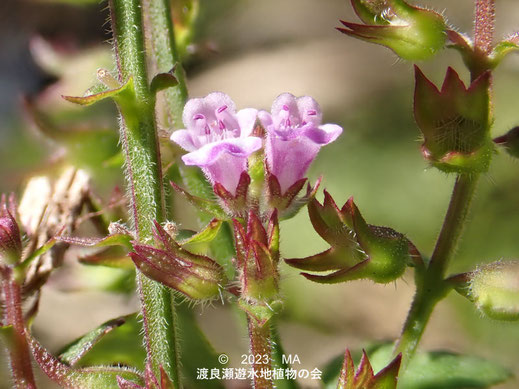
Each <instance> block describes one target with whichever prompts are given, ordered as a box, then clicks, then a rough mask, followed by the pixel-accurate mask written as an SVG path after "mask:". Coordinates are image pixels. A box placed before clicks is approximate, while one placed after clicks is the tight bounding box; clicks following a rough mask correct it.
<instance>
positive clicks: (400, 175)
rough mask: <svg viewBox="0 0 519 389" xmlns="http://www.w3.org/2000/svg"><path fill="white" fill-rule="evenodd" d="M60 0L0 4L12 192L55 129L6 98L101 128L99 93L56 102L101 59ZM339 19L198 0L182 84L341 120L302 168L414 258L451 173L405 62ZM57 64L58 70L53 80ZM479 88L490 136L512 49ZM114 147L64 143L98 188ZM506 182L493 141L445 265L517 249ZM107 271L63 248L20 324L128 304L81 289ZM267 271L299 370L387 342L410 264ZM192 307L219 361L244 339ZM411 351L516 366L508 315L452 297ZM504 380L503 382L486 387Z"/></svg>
mask: <svg viewBox="0 0 519 389" xmlns="http://www.w3.org/2000/svg"><path fill="white" fill-rule="evenodd" d="M70 2H72V1H70ZM67 3H68V2H67V1H62V2H56V1H53V2H52V1H43V0H42V1H27V0H24V1H15V0H9V1H4V2H2V4H1V5H0V30H1V32H2V34H1V38H0V192H9V191H16V192H18V193H19V192H20V191H21V190H22V189H23V185H24V182H26V180H27V178H28V177H30V175H31V174H33V172H40V173H41V172H42V171H47V170H48V166H50V165H52V164H49V163H48V162H47V161H49V160H58V159H59V158H60V155H61V154H60V149H59V147H58V146H59V142H58V143H56V142H52V141H49V140H48V139H46V138H45V137H43V136H42V135H41V134H39V133H37V132H36V131H35V129H34V127H33V126H32V125H31V124H30V123H29V121H28V120H27V117H26V116H27V115H24V113H23V110H22V109H21V108H20V107H21V96H22V95H31V96H35V95H36V93H41V92H42V91H44V92H43V95H40V98H39V100H40V104H41V107H42V109H43V111H44V112H45V114H47V115H49V116H50V117H51V118H52V120H54V121H55V122H56V123H59V124H60V126H61V127H62V129H64V130H67V129H76V128H81V126H83V124H82V123H83V122H84V121H85V120H87V119H88V121H89V123H92V124H91V125H90V127H91V128H96V129H102V130H103V131H104V130H106V131H109V132H110V131H111V134H112V136H113V134H116V120H115V110H114V108H113V107H112V106H111V105H110V104H106V105H102V106H100V107H95V108H93V109H88V110H85V109H84V108H76V107H73V106H71V105H70V104H69V103H65V102H62V101H61V98H60V95H61V94H72V95H79V94H82V93H83V92H84V90H85V89H87V88H88V87H89V86H90V85H91V84H92V83H93V82H94V81H95V71H96V69H97V68H98V67H106V68H109V69H110V68H113V65H110V60H111V54H110V47H109V44H108V43H107V42H106V41H107V40H108V39H109V33H108V32H107V26H106V25H105V24H104V22H105V19H106V17H107V12H106V10H105V4H104V2H103V3H101V4H99V3H98V2H97V1H94V2H88V1H85V3H86V5H84V6H81V7H73V6H71V5H69V4H67ZM419 3H420V4H423V5H427V6H430V7H431V8H433V9H435V10H438V11H442V12H444V15H445V16H446V17H447V19H448V20H449V21H450V23H452V25H454V26H456V27H458V28H459V29H460V30H461V31H464V32H469V33H470V31H471V29H472V27H471V24H472V14H473V4H472V2H471V1H468V0H463V1H456V2H453V1H448V0H437V1H434V0H429V1H425V0H424V1H420V2H419ZM339 18H340V19H345V20H356V18H355V16H354V15H353V14H352V12H351V7H350V5H349V2H348V1H345V0H319V1H316V0H283V1H277V0H262V1H253V0H241V1H238V0H202V1H201V16H200V19H199V21H198V23H197V31H196V46H193V47H192V49H193V50H194V54H193V55H192V57H191V58H190V60H189V61H188V63H187V65H186V71H187V76H188V87H189V91H190V95H191V96H204V95H206V94H207V93H209V92H211V91H215V90H218V91H222V92H226V93H228V94H229V95H230V96H231V97H232V98H233V99H234V101H235V102H236V104H237V106H238V107H241V108H243V107H248V106H253V107H258V108H264V109H269V107H270V105H271V103H272V101H273V100H274V98H275V97H276V96H277V95H278V94H280V93H282V92H286V91H287V92H291V93H293V94H294V95H298V96H299V95H310V96H313V97H314V98H315V99H316V100H317V101H319V102H320V104H321V106H322V108H323V112H324V121H325V122H333V123H338V124H340V125H342V126H343V127H344V129H345V132H344V134H343V135H342V137H341V138H340V140H339V141H337V142H336V143H334V144H332V145H330V146H327V147H326V148H325V149H323V150H322V152H321V154H320V155H319V156H318V158H317V160H316V162H315V163H314V165H313V166H312V167H311V170H310V173H309V176H310V178H311V179H312V180H315V179H316V178H317V177H318V176H319V175H321V174H322V175H324V180H323V184H322V187H324V188H326V189H327V190H328V191H329V192H330V193H331V194H332V195H333V196H334V198H335V199H336V200H337V202H338V203H342V202H345V201H346V200H347V199H348V198H349V197H350V196H354V197H355V201H356V203H357V205H358V206H359V208H360V209H361V211H362V212H363V215H364V217H365V218H366V220H367V221H368V222H369V223H372V224H376V225H385V226H390V227H392V228H394V229H396V230H397V231H400V232H402V233H405V234H406V235H407V236H408V237H409V238H410V239H411V240H412V241H413V242H414V243H415V245H416V246H417V247H418V248H419V250H420V251H421V252H422V253H423V254H424V255H430V253H431V251H432V249H433V246H434V242H435V238H436V236H437V233H438V232H439V230H440V227H441V223H442V220H443V215H444V212H445V210H446V207H447V204H448V200H449V196H450V191H451V189H452V185H453V177H450V176H446V175H444V174H441V173H439V172H437V171H435V170H434V169H429V168H428V167H427V164H426V163H425V162H424V161H423V159H422V157H421V155H420V152H419V145H420V142H419V130H418V129H417V127H416V125H415V123H414V120H413V116H412V95H413V73H412V64H409V63H405V62H402V61H399V60H398V59H397V58H396V56H395V55H394V54H392V53H391V52H390V51H389V50H387V49H385V48H382V47H380V46H375V45H370V44H367V43H364V42H360V41H356V40H353V39H351V38H348V37H346V36H344V35H342V34H340V33H338V32H337V31H335V30H334V27H336V26H338V19H339ZM497 26H498V27H497V32H496V38H499V37H502V36H504V35H506V34H509V33H511V32H513V31H515V30H517V29H519V4H518V3H517V2H516V1H513V0H499V1H497ZM41 36H42V37H44V38H45V39H47V40H48V41H52V42H54V47H55V48H57V49H58V53H59V55H57V56H56V57H52V55H51V53H52V52H53V51H52V50H49V49H48V48H47V47H46V46H45V45H46V44H47V43H45V42H47V41H43V40H41V39H39V38H36V37H41ZM80 53H82V54H80ZM449 65H450V66H454V67H455V69H456V70H457V71H458V72H459V73H460V75H462V77H463V79H464V80H466V81H467V80H468V74H467V72H466V71H465V70H464V67H463V65H462V63H461V61H460V58H459V56H458V54H457V53H456V52H454V51H452V50H450V51H449V50H445V51H443V52H441V53H440V54H439V55H438V56H437V57H436V58H434V59H433V60H432V61H430V62H428V63H423V64H420V66H421V67H422V69H423V70H424V72H425V73H426V75H427V76H428V77H430V78H431V79H432V80H433V81H434V82H435V83H436V84H439V83H441V80H442V79H443V75H444V74H445V71H446V68H447V66H449ZM58 77H60V78H59V82H58V83H57V84H55V83H53V82H54V81H55V80H56V79H57V78H58ZM49 85H50V87H49ZM494 85H495V88H494V97H495V98H494V103H495V107H494V108H495V110H494V111H495V125H494V128H493V134H494V135H495V136H498V135H501V134H503V133H505V132H506V131H508V130H509V129H510V128H512V127H514V126H516V125H518V124H519V113H518V112H519V111H518V110H517V106H518V101H519V89H518V88H517V86H519V57H517V56H513V55H512V56H510V57H509V58H507V59H506V60H505V61H504V63H503V64H502V65H501V67H500V68H499V69H498V70H497V71H496V73H495V81H494ZM44 88H46V89H44ZM41 96H43V97H41ZM165 130H167V129H165ZM108 136H109V135H108ZM115 136H116V135H115ZM96 139H97V138H96ZM113 154H114V150H112V149H110V147H107V148H100V151H99V155H89V156H81V155H78V154H77V153H76V152H74V153H72V154H71V155H72V156H76V157H77V158H76V160H75V161H76V162H78V163H80V165H81V166H82V167H85V168H87V169H88V170H89V171H90V172H91V173H92V174H93V175H95V176H96V177H97V179H94V180H93V185H94V187H95V189H96V190H97V192H98V193H100V194H102V195H104V196H106V195H107V194H108V193H109V192H110V190H111V189H112V187H113V186H114V183H116V184H118V185H122V179H121V174H120V170H119V168H118V166H117V164H112V165H110V164H108V165H107V164H103V163H101V162H100V161H103V160H104V159H106V158H107V157H110V156H113ZM43 161H46V162H45V163H44V162H43ZM43 167H44V168H43ZM518 189H519V164H518V163H517V161H515V160H512V158H510V157H508V156H507V155H506V154H505V153H499V154H496V155H495V157H494V159H493V163H492V166H491V168H490V171H489V172H488V173H487V174H485V175H484V176H483V177H482V179H481V181H480V184H479V189H478V192H477V196H476V198H475V200H474V203H473V207H472V212H471V215H470V218H469V224H468V226H467V228H466V230H465V233H464V236H463V239H462V241H461V244H460V245H459V248H458V250H457V253H456V256H455V258H454V260H453V262H452V266H451V271H452V272H461V271H468V270H471V269H474V268H475V267H476V266H477V265H478V264H481V263H485V262H490V261H495V260H498V259H514V258H519V239H518V233H519V197H518V195H517V192H518ZM319 198H321V195H319ZM182 215H183V216H182V217H183V219H181V220H180V221H181V222H182V223H183V225H185V226H188V227H190V226H193V225H194V223H193V221H192V220H190V219H189V214H186V215H184V213H182ZM325 248H326V244H325V243H324V242H323V241H322V240H321V239H320V238H319V237H318V236H317V234H316V233H315V232H314V231H313V230H312V228H311V225H310V223H309V221H308V217H307V214H306V212H301V213H300V214H299V215H298V216H297V217H296V218H294V219H292V220H290V221H288V222H285V223H284V224H282V254H283V255H284V256H285V257H298V256H307V255H310V254H314V253H317V252H319V251H320V250H323V249H325ZM71 257H73V255H71ZM111 277H115V275H114V274H113V273H106V272H100V271H96V270H92V269H84V268H82V267H80V266H78V265H76V264H74V258H69V260H68V261H67V263H66V266H65V267H64V268H63V269H60V270H59V271H57V272H56V273H55V274H54V275H53V277H52V278H51V280H50V282H49V284H48V285H46V286H45V288H44V290H43V295H42V304H41V310H40V314H39V316H38V318H37V320H36V322H35V326H34V332H35V334H36V336H37V337H38V339H40V340H41V341H42V343H43V344H44V345H46V346H48V347H49V348H50V349H51V350H53V351H55V350H57V349H59V347H61V346H62V345H63V344H65V343H67V342H68V341H70V340H72V339H74V338H75V337H77V336H79V335H80V334H82V333H83V332H85V331H87V330H89V329H91V328H93V327H95V326H96V325H98V324H99V323H101V322H103V321H105V320H107V319H109V318H112V317H115V316H117V315H120V314H125V313H130V312H133V311H135V310H136V309H137V306H138V304H137V302H136V299H135V297H134V296H128V295H124V294H113V293H112V294H110V293H106V292H103V291H97V290H96V287H98V286H101V287H106V285H110V283H111V282H112V281H113V280H112V279H111ZM282 278H283V279H282V292H283V295H284V297H285V298H286V305H285V309H284V312H283V318H282V319H283V320H282V321H281V323H280V330H281V335H282V338H283V339H284V343H285V344H284V346H285V348H286V351H287V353H291V354H298V355H299V357H300V359H301V362H302V365H301V367H305V368H309V369H313V368H314V367H321V366H323V365H324V364H325V363H326V362H327V361H328V360H329V359H331V358H332V357H334V356H336V355H337V354H340V353H342V352H343V351H344V349H345V348H346V347H349V348H352V349H355V348H359V347H362V346H365V345H366V344H369V342H372V341H379V340H388V339H389V340H392V339H395V338H396V337H397V336H398V334H399V331H400V329H401V326H402V324H403V321H404V319H405V316H406V312H407V309H408V307H409V303H410V301H411V298H412V294H413V291H414V287H413V278H412V274H411V273H408V274H406V276H405V277H404V278H403V279H402V280H401V281H398V282H396V283H394V284H388V285H385V286H380V285H375V284H373V283H371V282H353V283H350V284H339V285H332V286H321V285H317V284H312V283H310V282H309V281H306V280H304V279H303V278H302V277H301V276H299V275H298V272H296V271H294V270H292V269H289V268H288V267H287V266H285V265H282ZM198 310H199V311H200V315H199V321H200V324H201V326H202V328H203V329H204V330H206V331H207V333H208V335H209V338H210V339H211V340H212V341H213V344H214V346H215V348H216V350H217V351H221V352H226V353H227V354H228V355H229V356H230V357H231V362H230V363H231V365H232V366H235V367H239V364H240V355H241V354H243V353H246V352H247V345H246V343H247V340H246V335H245V333H243V332H240V331H241V330H239V329H238V324H237V323H236V320H235V316H234V313H233V312H232V310H231V309H229V306H228V305H225V306H223V307H222V306H221V305H220V304H218V303H215V304H214V305H211V306H208V307H203V308H202V307H199V309H198ZM422 348H424V349H430V350H432V349H447V350H451V351H457V352H463V353H472V354H475V355H479V356H482V357H486V358H489V359H493V360H497V361H500V362H502V363H503V364H504V365H505V366H507V367H508V368H510V369H512V370H513V371H515V373H516V374H519V363H518V362H517V360H518V356H519V354H518V350H519V327H518V324H517V323H502V322H497V321H492V320H489V319H486V318H482V317H481V316H480V314H478V313H477V312H476V311H475V309H474V308H473V306H472V305H471V304H470V303H469V302H468V301H466V300H465V299H463V298H462V297H460V296H458V295H456V294H452V295H451V296H450V297H449V298H447V300H445V301H444V302H442V303H441V304H440V305H439V306H438V308H437V310H436V311H435V313H434V314H433V317H432V320H431V323H430V325H429V327H428V329H427V331H426V334H425V336H424V339H423V342H422ZM4 365H5V364H4ZM2 374H3V375H2V376H4V375H5V374H7V373H6V372H5V371H4V373H2ZM2 381H4V380H2ZM43 382H46V381H43ZM2 385H3V383H0V387H8V386H2ZM45 385H48V387H52V386H51V385H50V384H45ZM308 385H312V382H309V383H308ZM314 385H315V384H314ZM44 387H47V386H44ZM516 387H517V382H512V383H508V384H505V385H502V386H501V388H516Z"/></svg>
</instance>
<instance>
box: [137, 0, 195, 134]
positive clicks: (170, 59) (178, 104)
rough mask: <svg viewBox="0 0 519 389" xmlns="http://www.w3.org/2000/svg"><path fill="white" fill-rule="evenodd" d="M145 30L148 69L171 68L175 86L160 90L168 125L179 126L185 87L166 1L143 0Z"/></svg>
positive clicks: (162, 70)
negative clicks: (149, 65) (162, 92)
mask: <svg viewBox="0 0 519 389" xmlns="http://www.w3.org/2000/svg"><path fill="white" fill-rule="evenodd" d="M143 6H144V20H145V32H146V35H147V37H148V39H147V41H148V42H149V54H150V60H151V61H150V62H151V66H152V71H154V72H156V73H167V72H169V71H171V69H173V68H174V67H176V68H175V77H176V78H177V80H178V85H177V86H176V87H173V88H168V89H166V90H165V91H164V98H165V100H166V110H167V113H168V118H169V122H170V124H171V125H172V126H173V127H174V128H175V129H178V128H182V111H183V109H184V105H185V103H186V99H187V88H186V83H185V79H184V72H183V70H182V65H181V64H180V59H179V56H178V50H177V47H176V44H175V33H174V29H173V20H172V18H171V7H170V0H143Z"/></svg>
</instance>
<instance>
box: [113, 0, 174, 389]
mask: <svg viewBox="0 0 519 389" xmlns="http://www.w3.org/2000/svg"><path fill="white" fill-rule="evenodd" d="M110 11H111V12H110V13H111V21H112V29H113V34H114V44H115V52H116V57H117V67H118V70H119V80H120V81H121V82H123V81H125V80H127V79H129V78H130V77H132V78H133V84H134V94H135V101H134V102H133V105H132V106H131V108H130V109H128V108H124V107H123V106H121V105H119V108H120V111H121V114H122V120H121V143H122V147H123V151H124V153H125V158H126V174H127V180H128V189H129V195H130V200H131V211H132V217H133V223H134V226H135V230H136V233H137V235H138V239H139V240H140V241H141V242H150V241H151V240H152V238H153V233H152V225H153V220H157V221H159V222H161V221H163V220H164V198H163V185H162V173H161V170H162V169H161V165H160V154H159V147H158V140H157V130H156V124H155V115H154V100H155V99H154V96H152V95H151V93H150V90H149V85H148V76H147V70H146V58H145V51H144V37H143V33H142V9H141V5H140V2H139V1H138V0H110ZM137 284H138V288H139V296H140V299H141V306H142V315H143V321H144V330H145V343H146V350H147V355H148V363H149V364H150V365H151V367H152V370H153V372H154V373H155V374H156V375H157V376H160V371H159V367H160V366H163V368H164V370H165V371H166V372H167V373H168V375H169V376H170V378H171V380H172V381H173V383H174V385H175V387H179V374H178V365H179V364H178V356H177V341H176V327H175V310H174V307H173V304H172V295H171V292H170V291H169V289H167V288H165V287H164V286H162V285H161V284H159V283H157V282H155V281H152V280H150V279H148V278H146V277H145V276H144V275H142V274H141V273H138V274H137Z"/></svg>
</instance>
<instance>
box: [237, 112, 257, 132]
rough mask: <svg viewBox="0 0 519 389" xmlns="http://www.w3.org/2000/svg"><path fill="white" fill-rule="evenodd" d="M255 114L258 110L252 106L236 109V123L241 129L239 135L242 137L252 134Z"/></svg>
mask: <svg viewBox="0 0 519 389" xmlns="http://www.w3.org/2000/svg"><path fill="white" fill-rule="evenodd" d="M257 116H258V110H257V109H254V108H245V109H241V110H239V111H238V113H237V114H236V119H237V120H238V125H239V126H240V129H241V132H240V136H241V137H242V138H244V137H247V136H250V135H251V134H252V131H253V130H254V124H255V123H256V118H257Z"/></svg>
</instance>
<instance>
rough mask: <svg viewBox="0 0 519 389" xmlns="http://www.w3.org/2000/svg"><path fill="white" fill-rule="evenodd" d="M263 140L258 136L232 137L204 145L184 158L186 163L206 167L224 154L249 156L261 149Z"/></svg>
mask: <svg viewBox="0 0 519 389" xmlns="http://www.w3.org/2000/svg"><path fill="white" fill-rule="evenodd" d="M261 146H262V141H261V139H260V138H258V137H254V136H251V137H247V138H231V139H225V140H221V141H218V142H214V143H209V144H207V145H205V146H202V147H201V148H199V149H198V150H196V151H193V152H191V153H189V154H186V155H184V156H183V157H182V160H183V161H184V163H185V164H186V165H196V166H200V167H206V166H209V165H212V164H214V163H215V162H216V161H217V160H218V158H220V157H221V155H222V154H230V155H233V156H236V157H243V158H247V157H248V156H249V155H251V154H252V153H253V152H255V151H257V150H259V149H261Z"/></svg>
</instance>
